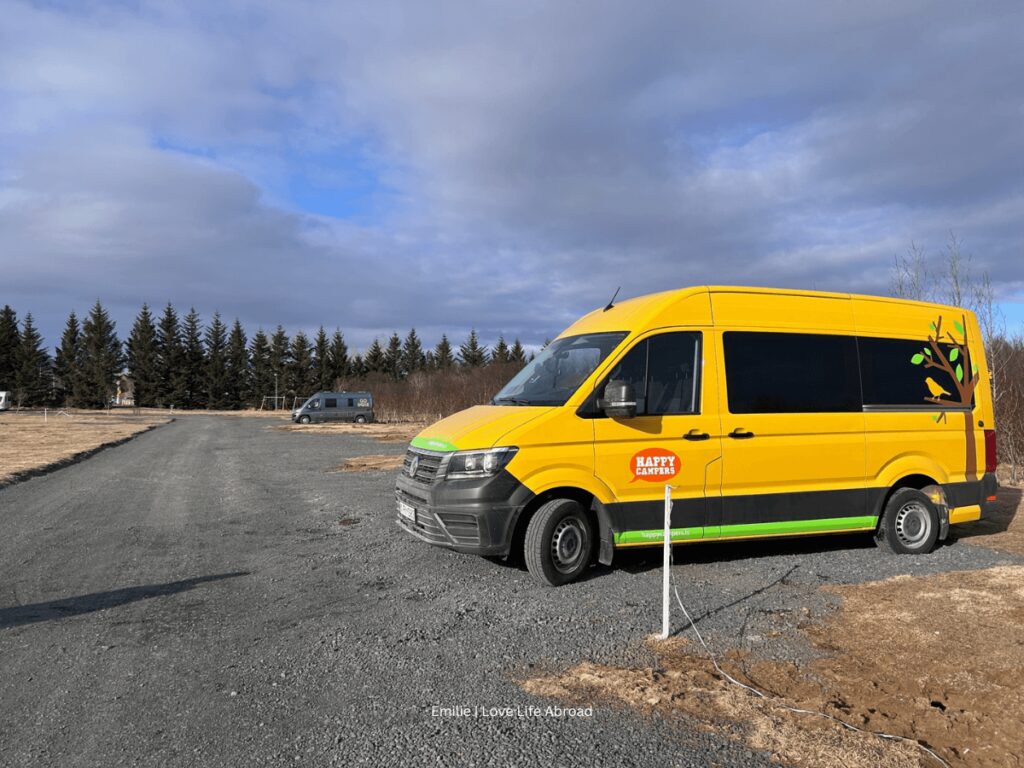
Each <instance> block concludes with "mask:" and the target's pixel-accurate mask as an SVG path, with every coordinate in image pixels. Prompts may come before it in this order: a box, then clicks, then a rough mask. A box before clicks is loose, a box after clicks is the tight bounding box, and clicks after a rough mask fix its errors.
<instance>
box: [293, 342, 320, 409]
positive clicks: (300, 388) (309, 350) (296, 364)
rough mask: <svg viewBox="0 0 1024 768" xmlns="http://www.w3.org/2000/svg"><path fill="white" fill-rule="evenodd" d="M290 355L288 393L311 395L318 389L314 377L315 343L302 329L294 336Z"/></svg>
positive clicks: (296, 395) (303, 396)
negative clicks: (313, 343)
mask: <svg viewBox="0 0 1024 768" xmlns="http://www.w3.org/2000/svg"><path fill="white" fill-rule="evenodd" d="M290 357H291V362H290V364H289V366H288V393H289V394H290V395H291V396H292V397H299V398H305V397H309V396H310V395H312V394H313V393H314V392H315V391H316V382H315V380H314V378H313V345H312V344H310V343H309V338H308V337H307V336H306V334H305V333H303V332H302V331H299V332H298V333H296V334H295V336H293V337H292V346H291V354H290Z"/></svg>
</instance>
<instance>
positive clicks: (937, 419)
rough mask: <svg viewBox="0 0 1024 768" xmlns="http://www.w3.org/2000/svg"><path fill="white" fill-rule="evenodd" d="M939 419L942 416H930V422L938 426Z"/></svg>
mask: <svg viewBox="0 0 1024 768" xmlns="http://www.w3.org/2000/svg"><path fill="white" fill-rule="evenodd" d="M941 418H942V416H941V415H940V414H938V413H936V414H935V415H934V416H932V421H934V422H935V423H936V424H938V423H939V419H941Z"/></svg>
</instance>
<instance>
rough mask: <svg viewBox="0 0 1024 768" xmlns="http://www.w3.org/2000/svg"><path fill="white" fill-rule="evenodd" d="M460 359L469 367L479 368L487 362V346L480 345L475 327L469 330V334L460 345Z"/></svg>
mask: <svg viewBox="0 0 1024 768" xmlns="http://www.w3.org/2000/svg"><path fill="white" fill-rule="evenodd" d="M459 360H461V361H462V364H463V365H464V366H465V367H467V368H479V367H480V366H481V365H483V364H484V363H485V362H487V347H483V346H481V345H480V339H479V337H478V336H477V335H476V330H475V329H473V330H471V331H470V332H469V336H467V337H466V340H465V341H464V342H463V343H462V345H461V346H460V347H459Z"/></svg>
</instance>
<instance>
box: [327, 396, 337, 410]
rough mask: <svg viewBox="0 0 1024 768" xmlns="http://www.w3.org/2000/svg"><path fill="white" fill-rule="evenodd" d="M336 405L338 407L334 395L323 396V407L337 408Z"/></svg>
mask: <svg viewBox="0 0 1024 768" xmlns="http://www.w3.org/2000/svg"><path fill="white" fill-rule="evenodd" d="M337 407H338V398H336V397H325V398H324V408H337Z"/></svg>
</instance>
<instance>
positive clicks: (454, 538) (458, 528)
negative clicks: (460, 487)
mask: <svg viewBox="0 0 1024 768" xmlns="http://www.w3.org/2000/svg"><path fill="white" fill-rule="evenodd" d="M397 496H398V500H399V501H404V502H405V503H406V504H408V505H409V506H412V507H415V509H416V522H415V523H413V522H411V521H410V520H407V519H406V518H404V517H402V516H401V515H398V522H399V523H400V524H401V526H402V527H403V528H405V529H406V530H409V531H412V532H413V533H417V534H419V535H420V536H422V537H423V538H425V539H426V540H427V541H430V542H432V543H434V544H444V545H448V546H450V545H452V544H458V545H461V546H477V545H479V544H480V526H479V523H478V522H477V519H476V518H475V517H474V516H473V515H467V514H462V513H459V512H441V513H435V512H433V511H431V510H430V509H429V508H427V507H426V506H425V505H424V503H423V500H421V499H417V498H416V497H415V496H413V495H411V494H409V493H404V492H399V493H398V494H397Z"/></svg>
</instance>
